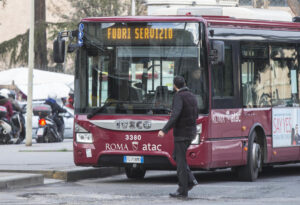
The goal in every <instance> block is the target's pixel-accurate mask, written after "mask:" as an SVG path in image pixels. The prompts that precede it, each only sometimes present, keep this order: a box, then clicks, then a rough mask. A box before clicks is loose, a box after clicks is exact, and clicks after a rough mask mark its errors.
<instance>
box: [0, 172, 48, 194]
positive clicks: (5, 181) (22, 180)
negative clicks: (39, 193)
mask: <svg viewBox="0 0 300 205" xmlns="http://www.w3.org/2000/svg"><path fill="white" fill-rule="evenodd" d="M1 175H2V176H1ZM0 176H1V177H0V190H2V189H14V188H23V187H28V186H37V185H43V184H44V176H43V175H42V174H24V173H23V174H17V175H16V174H12V173H0Z"/></svg>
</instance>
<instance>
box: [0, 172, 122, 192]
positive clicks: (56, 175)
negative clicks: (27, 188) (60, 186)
mask: <svg viewBox="0 0 300 205" xmlns="http://www.w3.org/2000/svg"><path fill="white" fill-rule="evenodd" d="M1 172H10V173H12V172H13V173H31V174H40V175H41V176H43V177H45V178H52V179H60V180H64V181H66V182H71V181H78V180H82V179H89V178H101V177H108V176H112V175H118V174H123V173H124V169H123V168H120V167H101V168H74V169H62V170H0V173H1ZM0 181H1V179H0ZM0 188H1V186H0Z"/></svg>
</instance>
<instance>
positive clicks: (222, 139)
mask: <svg viewBox="0 0 300 205" xmlns="http://www.w3.org/2000/svg"><path fill="white" fill-rule="evenodd" d="M238 65H239V43H238V42H233V41H226V42H225V63H224V65H212V67H211V78H212V81H211V82H212V110H211V135H210V136H209V137H210V139H209V140H210V141H211V143H212V163H213V164H212V165H211V166H212V167H222V166H234V165H238V164H240V163H241V160H242V140H241V135H242V132H241V126H242V121H241V119H242V108H241V100H240V99H241V98H240V86H239V85H240V82H239V66H238Z"/></svg>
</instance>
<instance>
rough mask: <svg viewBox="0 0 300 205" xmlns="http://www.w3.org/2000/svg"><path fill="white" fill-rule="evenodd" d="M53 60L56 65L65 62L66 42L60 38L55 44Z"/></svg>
mask: <svg viewBox="0 0 300 205" xmlns="http://www.w3.org/2000/svg"><path fill="white" fill-rule="evenodd" d="M53 58H54V62H55V63H63V62H64V61H65V40H63V39H62V38H61V37H60V36H58V38H57V39H56V40H55V41H54V42H53Z"/></svg>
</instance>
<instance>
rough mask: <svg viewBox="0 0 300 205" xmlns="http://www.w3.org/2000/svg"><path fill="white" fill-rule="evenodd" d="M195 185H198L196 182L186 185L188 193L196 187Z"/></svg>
mask: <svg viewBox="0 0 300 205" xmlns="http://www.w3.org/2000/svg"><path fill="white" fill-rule="evenodd" d="M196 185H198V182H194V183H192V184H189V185H188V191H191V190H192V189H193V188H194V186H196Z"/></svg>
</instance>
